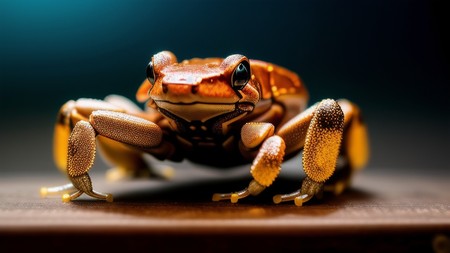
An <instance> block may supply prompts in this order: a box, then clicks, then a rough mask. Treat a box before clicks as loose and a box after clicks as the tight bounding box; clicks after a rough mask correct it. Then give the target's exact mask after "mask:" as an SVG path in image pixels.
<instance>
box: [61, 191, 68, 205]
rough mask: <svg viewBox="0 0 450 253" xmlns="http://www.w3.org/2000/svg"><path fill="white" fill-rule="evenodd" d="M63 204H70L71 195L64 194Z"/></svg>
mask: <svg viewBox="0 0 450 253" xmlns="http://www.w3.org/2000/svg"><path fill="white" fill-rule="evenodd" d="M62 202H64V203H69V202H70V195H69V194H67V193H66V194H63V195H62Z"/></svg>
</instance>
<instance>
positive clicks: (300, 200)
mask: <svg viewBox="0 0 450 253" xmlns="http://www.w3.org/2000/svg"><path fill="white" fill-rule="evenodd" d="M294 204H295V205H296V206H303V198H302V197H296V198H295V199H294Z"/></svg>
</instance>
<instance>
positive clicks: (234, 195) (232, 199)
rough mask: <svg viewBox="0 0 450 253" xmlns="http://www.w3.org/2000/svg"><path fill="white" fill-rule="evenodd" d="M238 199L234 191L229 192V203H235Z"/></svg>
mask: <svg viewBox="0 0 450 253" xmlns="http://www.w3.org/2000/svg"><path fill="white" fill-rule="evenodd" d="M238 200H239V195H237V194H236V193H233V194H231V198H230V201H231V203H237V202H238Z"/></svg>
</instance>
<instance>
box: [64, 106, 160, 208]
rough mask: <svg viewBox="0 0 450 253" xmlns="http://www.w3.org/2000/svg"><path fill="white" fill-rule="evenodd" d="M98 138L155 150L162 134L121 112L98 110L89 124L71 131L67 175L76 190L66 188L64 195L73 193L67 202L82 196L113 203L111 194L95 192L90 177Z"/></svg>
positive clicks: (81, 124)
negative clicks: (85, 195)
mask: <svg viewBox="0 0 450 253" xmlns="http://www.w3.org/2000/svg"><path fill="white" fill-rule="evenodd" d="M97 136H103V137H106V138H109V139H112V140H115V141H117V142H120V143H123V144H127V145H129V146H130V147H136V148H137V149H151V148H154V147H157V146H159V145H160V143H161V141H162V130H161V129H160V128H159V127H158V126H157V125H156V124H154V123H153V122H150V121H148V120H145V119H142V118H139V117H137V116H133V115H129V114H126V113H123V112H117V111H105V110H96V111H93V112H92V113H91V115H90V117H89V119H88V121H86V120H80V121H78V122H77V123H76V124H75V127H74V128H73V130H72V131H71V134H70V137H69V141H68V149H67V150H68V152H67V175H68V177H69V179H70V181H71V182H72V185H73V189H74V190H73V189H70V187H69V186H67V187H62V188H64V189H63V190H64V191H69V193H66V194H64V195H63V201H70V200H73V199H75V198H77V197H79V196H80V195H81V194H82V193H85V194H87V195H89V196H91V197H94V198H98V199H104V200H107V201H112V196H111V195H110V194H103V193H99V192H96V191H94V190H93V188H92V183H91V179H90V177H89V174H88V171H89V169H90V168H91V167H92V165H93V162H94V158H95V151H96V137H97ZM62 188H61V189H62ZM66 188H67V189H66Z"/></svg>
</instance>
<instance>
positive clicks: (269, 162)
mask: <svg viewBox="0 0 450 253" xmlns="http://www.w3.org/2000/svg"><path fill="white" fill-rule="evenodd" d="M273 132H274V127H273V125H272V124H269V123H247V124H246V125H245V126H244V127H243V128H242V143H243V145H244V146H245V148H254V147H257V146H260V143H261V142H262V145H261V148H260V149H259V152H258V154H257V156H256V158H255V159H254V160H253V164H252V166H251V169H250V172H251V174H252V176H253V180H252V181H251V182H250V184H249V186H248V187H247V188H245V189H244V190H241V191H238V192H234V193H216V194H214V195H213V201H219V200H227V199H229V200H230V201H231V202H232V203H237V201H238V200H239V199H241V198H245V197H247V196H249V195H252V196H255V195H258V194H260V193H261V192H262V191H263V190H264V189H265V188H266V187H268V186H270V185H271V184H272V182H273V181H274V180H275V178H276V177H277V176H278V174H279V172H280V170H281V163H282V162H283V157H284V150H285V147H286V146H285V144H284V140H283V139H282V138H281V137H279V136H277V135H273ZM272 135H273V136H272ZM268 136H270V137H268Z"/></svg>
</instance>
